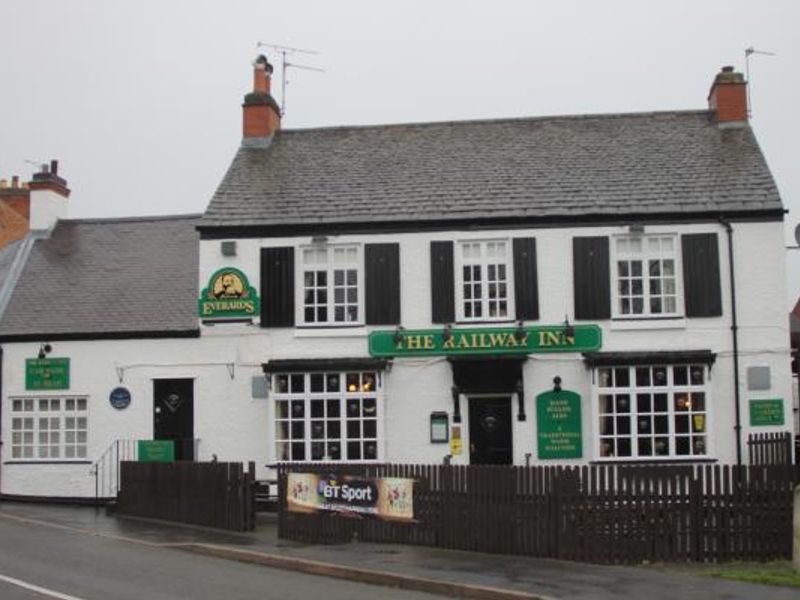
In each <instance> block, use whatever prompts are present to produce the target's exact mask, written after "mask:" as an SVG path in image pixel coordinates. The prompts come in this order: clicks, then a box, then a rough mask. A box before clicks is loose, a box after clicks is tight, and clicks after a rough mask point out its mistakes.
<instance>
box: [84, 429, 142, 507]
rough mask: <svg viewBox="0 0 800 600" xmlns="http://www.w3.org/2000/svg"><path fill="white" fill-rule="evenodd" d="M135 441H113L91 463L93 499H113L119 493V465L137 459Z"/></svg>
mask: <svg viewBox="0 0 800 600" xmlns="http://www.w3.org/2000/svg"><path fill="white" fill-rule="evenodd" d="M136 442H137V440H114V441H113V442H111V444H110V445H109V446H108V448H106V449H105V451H103V453H102V454H101V455H100V457H99V458H98V459H97V460H96V461H94V463H92V468H91V470H90V471H89V474H90V475H93V476H94V498H95V502H96V503H98V504H99V503H100V499H101V498H103V499H108V498H115V497H116V496H117V492H119V484H120V466H119V465H120V463H121V462H122V461H123V460H136V459H137V443H136Z"/></svg>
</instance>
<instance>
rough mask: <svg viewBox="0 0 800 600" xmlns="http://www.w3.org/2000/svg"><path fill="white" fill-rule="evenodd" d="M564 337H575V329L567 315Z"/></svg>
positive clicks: (565, 317) (565, 316)
mask: <svg viewBox="0 0 800 600" xmlns="http://www.w3.org/2000/svg"><path fill="white" fill-rule="evenodd" d="M564 337H568V338H574V337H575V327H573V326H572V324H571V323H570V322H569V317H568V316H567V315H564Z"/></svg>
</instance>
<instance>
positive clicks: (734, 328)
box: [719, 219, 742, 467]
mask: <svg viewBox="0 0 800 600" xmlns="http://www.w3.org/2000/svg"><path fill="white" fill-rule="evenodd" d="M719 222H720V224H722V226H723V227H724V228H725V231H726V232H727V233H728V268H729V269H730V277H731V336H732V338H733V396H734V402H735V403H736V404H735V406H734V408H735V412H734V414H735V415H736V425H734V427H733V429H734V431H735V432H736V466H737V467H741V466H742V416H741V411H740V408H739V404H740V402H739V400H740V398H739V324H738V321H737V319H736V277H735V276H734V269H733V227H731V224H730V222H728V221H726V220H725V219H720V220H719Z"/></svg>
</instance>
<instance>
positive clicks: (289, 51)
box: [256, 42, 325, 116]
mask: <svg viewBox="0 0 800 600" xmlns="http://www.w3.org/2000/svg"><path fill="white" fill-rule="evenodd" d="M256 48H272V49H273V50H275V51H277V52H278V53H279V54H280V55H281V116H283V115H285V114H286V86H287V85H289V80H288V79H286V69H289V68H292V69H302V70H304V71H317V72H319V73H324V72H325V69H320V68H319V67H312V66H310V65H301V64H299V63H295V62H289V61H288V60H287V57H288V56H291V55H293V54H308V55H315V56H316V55H318V54H319V52H317V51H316V50H304V49H303V48H293V47H292V46H279V45H278V44H267V43H266V42H258V43H257V44H256Z"/></svg>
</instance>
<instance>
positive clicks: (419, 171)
mask: <svg viewBox="0 0 800 600" xmlns="http://www.w3.org/2000/svg"><path fill="white" fill-rule="evenodd" d="M781 210H782V206H781V201H780V198H779V196H778V191H777V188H776V186H775V182H774V181H773V178H772V176H771V174H770V172H769V169H768V167H767V165H766V163H765V161H764V158H763V156H762V154H761V151H760V149H759V147H758V144H757V142H756V140H755V137H754V136H753V132H752V130H751V129H750V127H749V126H741V127H729V128H724V127H719V126H718V125H717V124H715V123H713V122H711V121H710V120H709V113H708V112H707V111H680V112H654V113H638V114H618V115H596V116H564V117H543V118H530V119H507V120H492V121H464V122H448V123H428V124H411V125H385V126H372V127H337V128H327V129H307V130H282V131H278V132H277V133H276V134H275V136H274V138H273V140H272V142H271V144H270V145H269V146H267V147H266V148H254V147H246V146H245V145H243V146H242V147H241V148H240V149H239V151H238V153H237V154H236V156H235V158H234V159H233V163H232V164H231V166H230V168H229V170H228V172H227V174H226V175H225V177H224V179H223V181H222V183H221V185H220V186H219V189H218V190H217V191H216V193H215V194H214V197H213V199H212V200H211V203H210V204H209V206H208V209H207V210H206V213H205V215H204V216H203V219H202V221H201V223H200V225H201V231H203V230H205V229H206V228H213V227H226V226H227V227H231V226H232V227H239V226H274V225H289V224H301V223H302V224H336V223H357V222H364V223H378V222H392V221H411V222H420V221H437V220H457V219H468V220H475V219H479V220H480V219H493V218H522V219H525V220H531V221H535V220H537V219H551V220H552V219H560V218H563V219H564V220H567V221H568V220H571V219H574V218H576V217H586V216H589V215H619V214H637V215H656V214H671V215H674V214H675V213H679V214H693V213H706V214H708V213H731V212H762V211H775V212H776V213H778V214H779V213H780V211H781Z"/></svg>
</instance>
